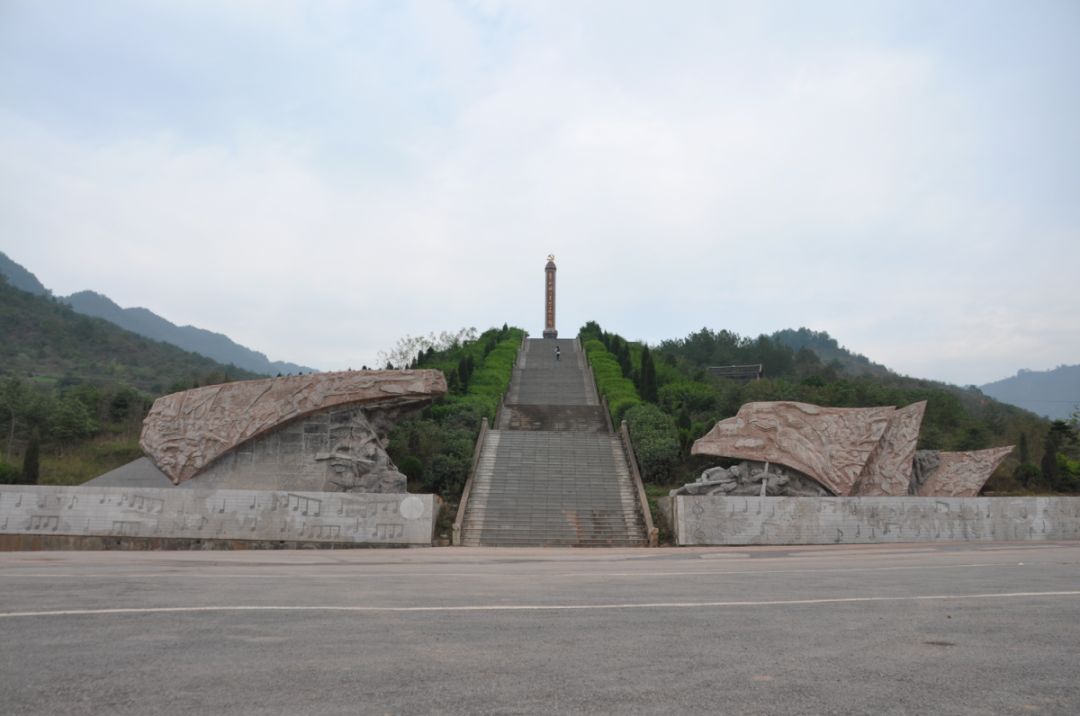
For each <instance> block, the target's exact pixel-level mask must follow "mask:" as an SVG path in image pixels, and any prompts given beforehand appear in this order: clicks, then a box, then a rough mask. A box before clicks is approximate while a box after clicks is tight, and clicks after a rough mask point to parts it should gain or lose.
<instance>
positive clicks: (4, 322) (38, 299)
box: [0, 281, 259, 395]
mask: <svg viewBox="0 0 1080 716" xmlns="http://www.w3.org/2000/svg"><path fill="white" fill-rule="evenodd" d="M0 338H2V340H0V376H14V377H19V378H31V379H32V380H33V382H35V383H42V384H52V385H59V386H66V385H77V384H79V383H84V382H89V383H98V384H113V383H117V382H119V383H123V384H127V385H130V386H133V387H135V388H138V389H140V390H143V391H146V392H148V393H150V394H152V395H161V394H163V393H166V392H171V391H173V390H183V389H186V388H190V387H191V386H192V385H200V384H201V385H206V384H209V383H220V382H223V381H226V380H237V379H240V380H243V379H250V378H257V377H259V376H257V375H255V374H254V373H252V372H249V371H246V370H242V369H240V368H237V367H236V366H226V365H222V364H220V363H217V362H215V361H213V360H211V359H209V358H207V357H205V356H201V355H198V354H196V353H190V352H188V351H185V350H181V349H180V348H177V347H176V346H172V345H169V344H168V343H161V342H159V341H154V340H150V339H149V338H144V337H142V336H139V335H136V334H134V333H132V332H130V331H126V330H124V329H123V328H120V327H119V326H115V325H113V324H112V323H109V322H108V321H104V320H101V319H100V318H91V317H89V316H83V315H81V314H78V313H76V312H75V311H74V310H73V309H72V308H71V307H70V306H68V305H67V304H65V303H61V302H60V301H57V300H56V299H54V298H52V297H49V296H35V295H33V294H31V293H29V292H27V291H23V290H20V289H17V288H15V287H13V286H11V285H10V284H8V283H7V282H4V281H0Z"/></svg>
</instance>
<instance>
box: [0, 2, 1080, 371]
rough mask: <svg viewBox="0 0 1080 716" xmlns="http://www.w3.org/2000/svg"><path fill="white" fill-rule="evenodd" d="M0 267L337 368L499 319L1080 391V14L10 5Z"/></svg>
mask: <svg viewBox="0 0 1080 716" xmlns="http://www.w3.org/2000/svg"><path fill="white" fill-rule="evenodd" d="M0 250H3V251H4V252H6V253H7V254H8V255H9V256H10V257H11V258H12V259H14V260H15V261H17V262H19V263H21V264H23V265H24V266H26V267H27V268H28V269H30V270H31V271H33V272H34V273H36V274H37V276H38V278H40V279H41V280H42V282H43V283H45V285H46V286H48V287H49V288H51V289H52V290H53V291H54V292H55V293H57V294H62V295H66V294H69V293H72V292H74V291H78V290H82V289H93V290H97V291H99V292H102V293H105V294H107V295H108V296H110V297H111V298H112V299H113V300H115V301H116V302H118V303H119V304H121V305H122V306H145V307H147V308H149V309H151V310H153V311H155V312H157V313H158V314H160V315H162V316H164V317H166V318H168V319H169V320H171V321H173V322H175V323H179V324H188V323H190V324H193V325H196V326H199V327H202V328H207V329H211V330H215V331H219V332H222V333H225V334H227V335H229V336H230V337H232V338H233V339H234V340H236V341H238V342H240V343H242V344H244V345H247V346H249V347H252V348H255V349H257V350H261V351H263V352H265V353H267V354H268V355H269V356H270V358H271V359H275V360H290V361H295V362H298V363H304V364H307V365H312V366H315V367H318V368H321V369H339V368H345V367H350V366H351V367H359V366H360V365H361V364H363V363H368V364H371V363H373V362H374V360H375V356H376V354H377V352H378V351H380V350H386V349H388V348H390V347H392V346H393V344H394V343H395V341H396V340H397V338H398V337H400V336H402V335H404V334H413V335H415V334H418V333H427V332H430V331H440V330H451V329H456V328H460V327H463V326H476V327H477V328H479V329H481V330H483V329H484V328H486V327H489V326H492V325H501V324H502V323H503V322H504V321H505V322H508V323H510V324H516V325H519V326H522V327H524V328H526V329H528V330H529V331H531V332H532V333H533V335H537V336H538V335H539V334H540V332H541V331H542V330H543V267H544V263H545V257H546V256H547V254H549V253H554V254H555V255H556V257H557V262H558V266H559V273H558V327H559V329H560V333H561V334H563V335H567V336H572V335H574V334H576V332H577V329H578V328H579V327H580V326H581V324H582V323H584V322H585V321H587V320H590V319H591V320H596V321H598V322H599V323H600V324H601V325H602V326H603V327H605V328H607V329H608V330H614V331H617V332H618V333H621V334H622V335H624V336H626V337H628V338H631V339H643V340H646V341H649V342H650V343H655V342H658V341H660V340H662V339H665V338H674V337H682V336H685V335H686V334H687V333H689V332H691V331H694V330H697V329H699V328H701V327H703V326H708V327H710V328H714V329H720V328H727V329H730V330H734V331H737V332H739V333H742V334H753V335H757V334H759V333H762V332H772V331H774V330H777V329H780V328H786V327H798V326H808V327H810V328H813V329H816V330H825V331H828V332H829V333H830V334H832V335H833V336H834V337H836V338H837V339H838V340H839V341H840V342H841V343H842V344H843V345H846V346H847V347H849V348H851V349H852V350H855V351H857V352H860V353H863V354H865V355H867V356H868V357H870V358H871V359H873V360H875V361H878V362H880V363H884V364H886V365H888V366H889V367H891V368H893V369H895V370H897V371H899V372H902V373H906V374H910V375H914V376H918V377H928V378H935V379H941V380H947V381H950V382H955V383H959V384H969V383H976V384H979V383H983V382H987V381H990V380H995V379H998V378H1002V377H1005V376H1008V375H1011V374H1013V373H1015V372H1016V370H1017V369H1019V368H1031V369H1046V368H1052V367H1054V366H1056V365H1059V364H1063V363H1066V364H1073V363H1080V281H1078V278H1077V277H1078V272H1080V3H1077V2H1075V1H1074V0H1071V1H1064V2H1045V1H1040V0H1031V1H1026V2H1015V1H1008V2H940V0H934V1H933V2H928V3H920V2H912V0H902V1H901V2H896V3H872V2H866V1H863V0H859V1H857V2H850V3H848V2H843V3H823V2H783V3H760V2H737V3H724V2H718V1H717V0H706V1H704V2H659V1H654V2H641V3H639V2H629V1H627V0H613V1H612V2H583V1H581V0H574V1H573V2H556V1H553V0H543V1H539V2H505V3H504V2H499V1H494V0H477V1H475V2H438V1H436V0H425V1H422V2H413V3H408V2H396V1H391V2H370V3H363V2H341V3H335V2H323V3H310V4H309V3H284V2H282V3H276V2H269V1H264V0H258V1H252V2H221V1H220V0H219V1H215V2H207V3H199V2H192V1H191V0H178V1H176V2H152V1H150V0H138V1H137V2H130V3H128V2H104V1H103V2H83V1H81V0H79V1H75V2H51V1H49V2H42V1H41V0H27V1H26V2H18V1H12V0H0Z"/></svg>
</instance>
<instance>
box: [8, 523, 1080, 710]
mask: <svg viewBox="0 0 1080 716" xmlns="http://www.w3.org/2000/svg"><path fill="white" fill-rule="evenodd" d="M0 637H2V638H0V694H2V696H3V701H2V702H0V703H2V704H3V710H4V712H5V713H13V714H19V713H33V714H37V713H40V714H64V713H95V714H98V713H121V714H147V713H161V714H180V713H220V712H229V713H241V714H249V713H250V714H256V713H281V714H286V713H287V714H297V713H312V714H315V713H319V714H325V713H584V712H590V713H593V712H601V713H659V712H665V713H762V714H766V713H768V714H775V713H808V714H809V713H813V714H819V713H866V712H875V713H955V714H978V713H995V714H996V713H1018V714H1023V713H1049V714H1058V713H1060V714H1072V713H1077V712H1080V686H1078V685H1077V684H1078V682H1080V679H1078V678H1077V673H1076V665H1077V664H1078V663H1080V543H1075V542H1073V543H1046V544H1042V543H1040V544H1031V543H1024V544H1019V543H1018V544H1002V543H994V544H983V545H978V546H968V545H955V544H952V545H944V546H932V545H925V544H920V545H889V546H876V545H869V546H838V547H804V548H785V547H765V548H763V547H759V548H698V549H690V548H684V549H654V550H634V549H613V550H562V549H461V548H446V549H422V550H421V549H414V550H409V549H401V550H348V551H312V550H301V551H290V552H284V551H283V552H273V551H258V552H79V553H63V552H32V553H3V554H0Z"/></svg>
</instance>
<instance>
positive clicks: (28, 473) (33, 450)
mask: <svg viewBox="0 0 1080 716" xmlns="http://www.w3.org/2000/svg"><path fill="white" fill-rule="evenodd" d="M40 457H41V435H40V434H39V433H38V430H37V429H36V428H35V429H34V431H33V432H32V433H31V434H30V444H29V445H27V446H26V453H25V454H24V455H23V467H22V479H23V483H24V484H26V485H36V484H37V482H38V478H39V477H40V475H41V469H40V465H39V461H40Z"/></svg>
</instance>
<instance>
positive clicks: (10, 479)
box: [0, 460, 22, 485]
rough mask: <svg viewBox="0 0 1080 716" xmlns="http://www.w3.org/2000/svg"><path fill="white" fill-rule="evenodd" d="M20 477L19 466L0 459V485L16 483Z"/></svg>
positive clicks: (19, 480)
mask: <svg viewBox="0 0 1080 716" xmlns="http://www.w3.org/2000/svg"><path fill="white" fill-rule="evenodd" d="M21 478H22V471H20V470H19V468H17V467H15V466H14V465H12V464H11V463H9V462H4V461H3V460H0V485H18V484H19V482H21Z"/></svg>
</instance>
